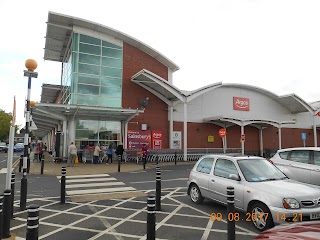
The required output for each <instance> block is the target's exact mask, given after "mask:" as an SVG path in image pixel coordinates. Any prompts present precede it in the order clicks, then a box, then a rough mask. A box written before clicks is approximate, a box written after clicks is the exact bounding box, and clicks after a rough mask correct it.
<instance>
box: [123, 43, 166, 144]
mask: <svg viewBox="0 0 320 240" xmlns="http://www.w3.org/2000/svg"><path fill="white" fill-rule="evenodd" d="M142 69H147V70H149V71H151V72H153V73H155V74H157V75H159V76H160V77H162V78H163V79H166V80H167V79H168V68H167V67H166V66H164V65H163V64H162V63H160V62H159V61H157V60H156V59H154V58H152V57H151V56H149V55H148V54H146V53H144V52H143V51H141V50H139V49H137V48H135V47H133V46H131V45H130V44H127V43H124V45H123V85H122V107H123V108H134V109H136V108H140V105H139V100H140V99H142V98H146V97H149V104H148V105H147V106H146V108H145V111H144V113H142V114H139V116H137V117H135V118H133V119H132V120H131V121H130V122H129V125H128V129H129V130H140V129H141V124H142V123H146V124H147V125H148V126H149V127H150V130H161V131H162V133H163V137H162V139H163V142H162V146H163V148H169V121H168V110H167V108H168V107H167V104H165V103H164V102H163V101H161V100H160V99H159V98H158V97H156V96H154V95H153V94H152V93H150V92H149V91H148V90H146V89H144V88H142V87H140V86H139V85H137V84H135V83H134V82H132V81H131V77H132V76H133V75H135V74H136V73H138V72H139V71H141V70H142ZM137 122H138V124H137Z"/></svg>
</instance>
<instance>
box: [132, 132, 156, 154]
mask: <svg viewBox="0 0 320 240" xmlns="http://www.w3.org/2000/svg"><path fill="white" fill-rule="evenodd" d="M144 143H145V144H146V145H147V146H148V148H151V131H150V130H128V149H131V150H133V149H135V150H141V149H142V146H143V144H144Z"/></svg>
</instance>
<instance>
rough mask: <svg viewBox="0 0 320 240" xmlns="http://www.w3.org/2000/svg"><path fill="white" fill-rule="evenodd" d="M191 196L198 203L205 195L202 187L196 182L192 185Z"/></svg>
mask: <svg viewBox="0 0 320 240" xmlns="http://www.w3.org/2000/svg"><path fill="white" fill-rule="evenodd" d="M190 198H191V201H192V202H194V203H197V204H200V203H202V202H203V197H202V195H201V192H200V189H199V187H198V186H197V185H196V184H192V185H191V187H190Z"/></svg>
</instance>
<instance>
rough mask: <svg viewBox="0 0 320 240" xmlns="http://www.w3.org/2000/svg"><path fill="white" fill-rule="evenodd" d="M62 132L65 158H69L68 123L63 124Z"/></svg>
mask: <svg viewBox="0 0 320 240" xmlns="http://www.w3.org/2000/svg"><path fill="white" fill-rule="evenodd" d="M62 131H63V157H64V158H65V157H67V148H68V144H67V121H63V123H62Z"/></svg>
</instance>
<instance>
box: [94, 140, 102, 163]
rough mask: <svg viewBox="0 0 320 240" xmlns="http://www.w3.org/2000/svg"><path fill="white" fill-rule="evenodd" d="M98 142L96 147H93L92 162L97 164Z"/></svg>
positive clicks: (99, 150) (98, 154)
mask: <svg viewBox="0 0 320 240" xmlns="http://www.w3.org/2000/svg"><path fill="white" fill-rule="evenodd" d="M100 152H101V149H100V144H99V143H97V145H96V147H95V148H94V152H93V163H94V164H97V163H98V162H99V156H100Z"/></svg>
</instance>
